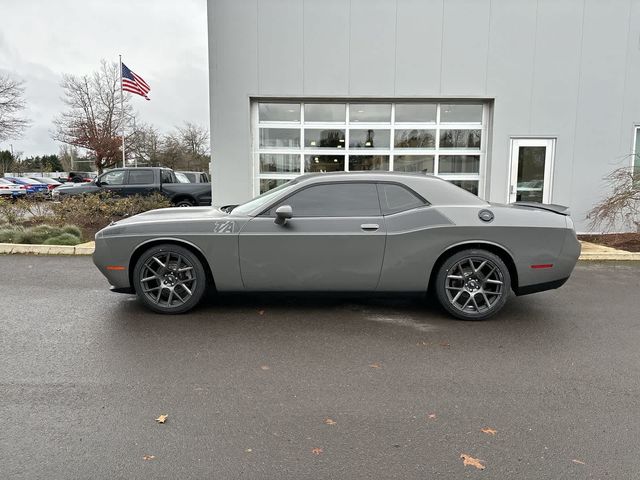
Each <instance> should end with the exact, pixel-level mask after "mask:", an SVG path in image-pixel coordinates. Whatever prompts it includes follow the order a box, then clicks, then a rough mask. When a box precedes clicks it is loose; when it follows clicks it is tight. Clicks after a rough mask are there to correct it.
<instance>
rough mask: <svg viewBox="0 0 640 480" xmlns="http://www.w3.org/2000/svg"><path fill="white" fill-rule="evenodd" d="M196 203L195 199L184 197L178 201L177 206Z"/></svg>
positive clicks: (189, 205) (188, 205)
mask: <svg viewBox="0 0 640 480" xmlns="http://www.w3.org/2000/svg"><path fill="white" fill-rule="evenodd" d="M194 205H195V203H194V201H193V200H191V199H189V198H183V199H182V200H179V201H177V202H176V207H193V206H194Z"/></svg>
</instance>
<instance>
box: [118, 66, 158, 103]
mask: <svg viewBox="0 0 640 480" xmlns="http://www.w3.org/2000/svg"><path fill="white" fill-rule="evenodd" d="M122 90H124V91H125V92H131V93H135V94H137V95H140V96H141V97H144V98H146V99H147V100H151V99H150V98H149V97H147V93H149V91H150V90H151V87H150V86H149V85H147V82H145V81H144V80H143V79H142V77H141V76H139V75H136V74H135V73H133V72H132V71H131V70H129V67H127V66H126V65H125V64H124V63H123V64H122Z"/></svg>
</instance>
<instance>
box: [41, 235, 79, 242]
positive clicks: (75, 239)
mask: <svg viewBox="0 0 640 480" xmlns="http://www.w3.org/2000/svg"><path fill="white" fill-rule="evenodd" d="M80 242H81V240H80V237H77V236H75V235H73V234H71V233H62V234H60V235H58V236H56V237H52V238H48V239H47V240H45V241H44V245H77V244H79V243H80Z"/></svg>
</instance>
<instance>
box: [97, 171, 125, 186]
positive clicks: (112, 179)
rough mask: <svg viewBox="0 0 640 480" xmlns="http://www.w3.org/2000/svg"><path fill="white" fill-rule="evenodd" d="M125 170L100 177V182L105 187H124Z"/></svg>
mask: <svg viewBox="0 0 640 480" xmlns="http://www.w3.org/2000/svg"><path fill="white" fill-rule="evenodd" d="M125 173H126V170H115V171H113V172H109V173H106V174H104V175H103V176H102V177H100V182H101V183H103V184H105V185H124V175H125Z"/></svg>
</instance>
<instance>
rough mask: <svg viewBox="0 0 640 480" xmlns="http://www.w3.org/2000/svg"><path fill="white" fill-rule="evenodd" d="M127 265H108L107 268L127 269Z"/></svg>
mask: <svg viewBox="0 0 640 480" xmlns="http://www.w3.org/2000/svg"><path fill="white" fill-rule="evenodd" d="M126 269H127V267H123V266H122V265H107V270H126Z"/></svg>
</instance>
